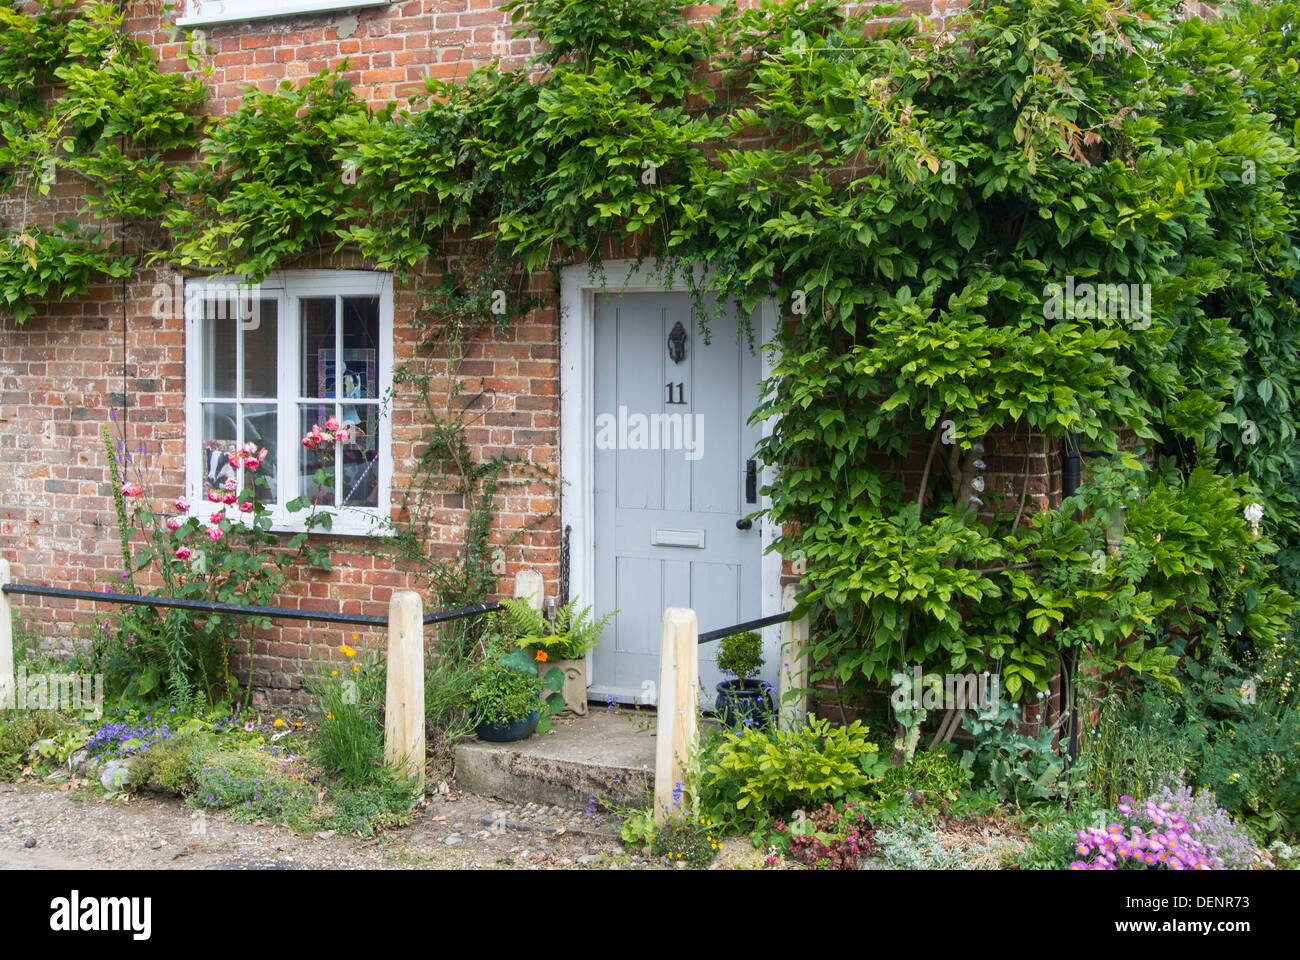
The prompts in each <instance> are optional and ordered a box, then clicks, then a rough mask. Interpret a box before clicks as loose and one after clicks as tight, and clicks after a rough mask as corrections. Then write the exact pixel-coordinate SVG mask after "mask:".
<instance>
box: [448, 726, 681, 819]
mask: <svg viewBox="0 0 1300 960" xmlns="http://www.w3.org/2000/svg"><path fill="white" fill-rule="evenodd" d="M653 720H654V714H652V713H649V712H641V713H639V714H629V713H625V712H622V711H614V710H608V709H594V708H593V709H592V711H591V712H590V713H589V714H588V715H587V716H585V717H574V718H572V719H562V718H561V719H557V720H556V722H555V726H554V727H553V728H552V729H551V731H550V732H549V733H545V734H533V735H532V736H531V737H529V738H528V739H527V740H520V741H517V742H515V743H487V742H485V741H482V740H475V741H472V742H469V743H463V744H461V745H460V746H458V747H457V748H456V783H457V786H458V787H459V788H460V789H462V790H466V791H469V792H470V793H476V794H479V795H482V796H491V797H498V798H500V799H502V800H509V801H512V802H514V803H539V804H548V805H551V806H562V807H571V808H574V809H578V810H584V809H586V808H587V806H588V805H589V804H590V803H591V800H592V798H593V797H594V798H595V800H596V803H597V804H598V805H600V806H602V807H633V806H640V805H642V804H644V803H645V802H646V801H647V800H648V799H649V797H650V794H651V793H652V792H653V790H654V763H655V737H654V733H653V727H652V728H651V730H650V731H646V730H643V729H642V728H643V727H645V726H646V725H647V723H651V724H652V723H653Z"/></svg>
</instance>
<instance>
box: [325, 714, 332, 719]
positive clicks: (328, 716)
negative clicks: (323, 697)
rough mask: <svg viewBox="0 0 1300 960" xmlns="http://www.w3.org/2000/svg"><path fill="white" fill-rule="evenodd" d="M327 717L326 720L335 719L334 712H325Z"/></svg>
mask: <svg viewBox="0 0 1300 960" xmlns="http://www.w3.org/2000/svg"><path fill="white" fill-rule="evenodd" d="M325 719H326V720H333V719H334V714H332V713H327V714H325Z"/></svg>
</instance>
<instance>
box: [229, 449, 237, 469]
mask: <svg viewBox="0 0 1300 960" xmlns="http://www.w3.org/2000/svg"><path fill="white" fill-rule="evenodd" d="M226 462H227V463H229V464H230V466H231V467H232V468H233V469H235V470H238V469H239V454H238V453H231V454H227V455H226Z"/></svg>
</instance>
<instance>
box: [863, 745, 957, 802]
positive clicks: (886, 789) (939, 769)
mask: <svg viewBox="0 0 1300 960" xmlns="http://www.w3.org/2000/svg"><path fill="white" fill-rule="evenodd" d="M971 775H972V774H971V771H970V770H969V769H967V768H966V767H963V766H962V765H961V764H960V763H959V762H958V761H957V760H955V759H954V758H952V757H950V756H948V755H947V754H946V753H940V752H939V751H937V750H936V751H928V750H926V751H920V752H918V753H916V754H914V755H913V756H912V758H911V759H910V760H909V761H908V762H907V763H906V764H904V765H903V766H901V767H895V766H889V767H886V768H885V771H884V775H883V776H881V778H880V782H879V783H878V784H876V785H875V786H874V787H873V789H872V792H873V793H874V794H875V795H876V796H878V797H881V798H883V799H885V800H892V799H897V798H899V797H900V796H901V795H902V794H903V792H904V791H906V790H911V791H913V792H914V793H915V794H917V795H919V796H921V797H923V798H924V799H925V800H926V801H933V800H946V801H949V802H951V801H953V800H956V799H957V797H958V796H959V795H960V794H961V792H962V791H963V790H965V789H966V788H967V787H968V786H969V785H970V781H971Z"/></svg>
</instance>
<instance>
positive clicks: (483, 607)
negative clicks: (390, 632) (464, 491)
mask: <svg viewBox="0 0 1300 960" xmlns="http://www.w3.org/2000/svg"><path fill="white" fill-rule="evenodd" d="M0 591H3V592H5V593H12V594H23V595H26V596H31V597H54V598H58V599H62V600H89V601H91V602H92V603H117V604H130V605H134V606H141V607H167V608H171V609H176V610H198V611H200V612H204V613H228V614H232V615H234V616H243V617H267V618H269V619H271V620H320V621H323V622H325V623H350V624H362V625H364V626H372V627H386V626H388V618H387V617H373V616H365V615H363V614H359V613H333V612H331V611H329V610H295V609H292V608H289V607H262V606H255V605H251V604H240V603H216V602H214V601H211V600H185V599H183V598H180V597H147V596H143V595H141V594H138V593H111V592H101V591H95V590H65V589H64V588H62V587H38V586H36V585H34V584H28V583H6V584H3V585H0ZM500 609H501V604H499V603H495V602H493V603H476V604H472V605H471V606H468V607H457V608H455V609H452V610H437V611H435V612H433V613H428V614H425V616H424V624H425V626H428V625H429V624H432V623H445V622H447V621H448V620H456V619H459V618H460V617H471V616H473V615H474V614H477V613H491V612H492V611H494V610H500Z"/></svg>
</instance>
